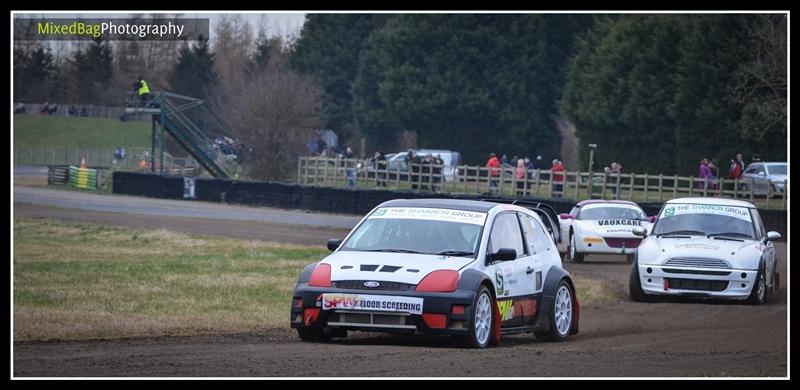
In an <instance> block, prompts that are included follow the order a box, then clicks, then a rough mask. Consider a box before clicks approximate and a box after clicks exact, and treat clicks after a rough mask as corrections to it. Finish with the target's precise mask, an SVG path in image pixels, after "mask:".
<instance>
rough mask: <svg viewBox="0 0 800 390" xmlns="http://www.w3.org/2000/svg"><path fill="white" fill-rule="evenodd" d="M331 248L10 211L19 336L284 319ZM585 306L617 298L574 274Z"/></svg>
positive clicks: (229, 326)
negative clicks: (307, 274)
mask: <svg viewBox="0 0 800 390" xmlns="http://www.w3.org/2000/svg"><path fill="white" fill-rule="evenodd" d="M327 253H329V252H328V251H327V249H325V248H322V247H304V246H296V245H286V244H278V243H268V242H261V241H246V240H237V239H231V238H222V237H209V236H197V235H187V234H181V233H174V232H170V231H165V230H157V231H144V230H131V229H123V228H116V227H107V226H103V225H98V224H85V223H66V222H58V221H52V220H41V219H15V220H14V340H15V341H37V340H51V339H56V340H85V339H104V338H122V337H138V336H161V335H195V334H208V333H235V332H252V331H259V330H261V329H264V328H267V327H288V313H289V312H288V310H289V304H290V302H291V294H292V291H293V289H294V286H295V282H296V280H297V276H298V274H299V272H300V270H301V269H302V268H303V267H304V266H305V265H307V264H310V263H312V262H315V261H318V260H320V259H322V258H323V257H324V256H325V255H326V254H327ZM575 283H576V285H577V290H578V297H579V299H580V300H581V305H582V306H584V307H585V306H592V305H594V304H597V303H599V302H604V301H613V300H618V299H620V297H619V294H617V293H616V292H615V291H613V290H612V289H611V288H609V287H608V286H607V285H606V284H605V283H603V282H601V281H597V280H592V279H588V278H584V277H576V278H575Z"/></svg>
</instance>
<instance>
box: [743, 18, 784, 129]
mask: <svg viewBox="0 0 800 390" xmlns="http://www.w3.org/2000/svg"><path fill="white" fill-rule="evenodd" d="M786 18H787V16H786V15H783V14H760V15H758V16H757V19H756V22H755V23H749V24H748V26H749V28H748V30H747V31H746V42H747V47H744V48H743V49H744V51H745V52H746V53H747V55H748V60H747V61H746V62H745V63H743V64H742V65H741V66H740V67H739V69H738V70H737V71H736V73H735V74H734V78H733V80H734V85H733V87H732V91H733V93H732V95H733V98H734V100H735V101H737V102H739V103H741V104H742V105H743V106H744V111H743V114H744V118H743V119H744V123H745V126H743V128H742V130H741V131H742V135H743V136H744V137H745V138H746V139H757V140H759V141H760V140H763V139H764V138H766V136H767V135H768V134H776V135H780V136H781V137H779V138H781V139H782V138H784V137H785V136H786V130H787V106H786V104H787V86H788V84H787V77H788V65H787V64H788V63H787V60H788V58H787V57H788V54H787V53H788V52H787V46H786V44H787V35H788V34H787V25H786V22H787V20H786Z"/></svg>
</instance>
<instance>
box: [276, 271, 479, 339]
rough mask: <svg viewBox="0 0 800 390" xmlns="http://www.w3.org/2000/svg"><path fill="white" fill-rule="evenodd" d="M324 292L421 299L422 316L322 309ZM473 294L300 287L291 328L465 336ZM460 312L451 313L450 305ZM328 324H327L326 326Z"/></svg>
mask: <svg viewBox="0 0 800 390" xmlns="http://www.w3.org/2000/svg"><path fill="white" fill-rule="evenodd" d="M324 293H336V294H360V295H365V294H366V295H385V296H403V297H415V298H422V299H423V304H422V305H423V307H422V314H413V313H402V312H383V311H368V310H343V309H336V310H323V308H322V307H321V306H322V304H321V298H322V294H324ZM473 300H474V291H471V290H462V289H457V290H456V291H453V292H447V293H432V292H431V293H429V292H417V291H385V290H384V291H380V290H379V291H372V290H362V289H341V288H335V287H329V288H323V287H309V286H308V285H306V284H301V285H299V286H298V287H297V289H296V290H295V293H294V296H293V299H292V308H291V315H290V319H289V320H290V323H291V327H292V328H299V327H308V328H324V327H331V328H336V329H345V330H364V331H372V332H390V333H406V334H413V333H420V334H453V335H467V334H468V329H469V326H470V323H471V318H470V313H472V304H473ZM456 305H458V306H463V308H464V310H463V311H462V312H460V313H458V314H454V313H453V306H456ZM329 323H330V324H329Z"/></svg>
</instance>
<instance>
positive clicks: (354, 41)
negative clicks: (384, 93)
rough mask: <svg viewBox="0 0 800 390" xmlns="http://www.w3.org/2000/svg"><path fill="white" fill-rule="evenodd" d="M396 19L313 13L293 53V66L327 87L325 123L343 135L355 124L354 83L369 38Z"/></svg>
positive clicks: (385, 16) (379, 15)
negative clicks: (352, 87) (353, 107)
mask: <svg viewBox="0 0 800 390" xmlns="http://www.w3.org/2000/svg"><path fill="white" fill-rule="evenodd" d="M391 18H392V15H386V14H377V15H373V14H309V15H308V16H306V21H305V23H304V24H303V29H302V31H301V32H300V37H299V39H298V40H297V43H296V45H295V51H294V54H293V56H292V60H291V63H292V67H293V68H294V69H296V70H297V71H299V72H301V73H302V74H306V75H309V76H312V77H314V78H315V79H316V80H317V81H318V82H319V84H320V85H321V87H322V89H323V90H324V97H323V99H324V100H323V101H324V113H323V123H322V125H323V126H324V127H325V128H330V129H334V130H336V131H337V133H339V135H340V136H342V137H343V138H347V137H348V136H349V133H350V130H351V128H352V124H353V115H352V112H351V106H352V100H353V96H352V93H351V86H352V83H353V81H354V80H355V78H356V74H357V72H358V69H359V57H360V56H361V52H362V51H363V49H364V47H365V43H366V40H367V38H368V37H369V36H370V34H372V33H373V32H374V31H377V30H378V29H380V28H381V27H383V25H384V24H385V23H386V21H388V20H389V19H391Z"/></svg>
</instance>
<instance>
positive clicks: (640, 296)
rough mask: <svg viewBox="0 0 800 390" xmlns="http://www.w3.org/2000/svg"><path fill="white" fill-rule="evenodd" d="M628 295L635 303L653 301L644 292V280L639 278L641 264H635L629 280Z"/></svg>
mask: <svg viewBox="0 0 800 390" xmlns="http://www.w3.org/2000/svg"><path fill="white" fill-rule="evenodd" d="M628 294H630V296H631V300H632V301H634V302H650V301H652V300H653V299H652V298H651V297H650V296H649V295H647V294H646V293H645V292H644V291H643V290H642V280H641V279H640V278H639V263H638V262H634V263H633V267H632V268H631V275H630V278H629V279H628Z"/></svg>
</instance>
